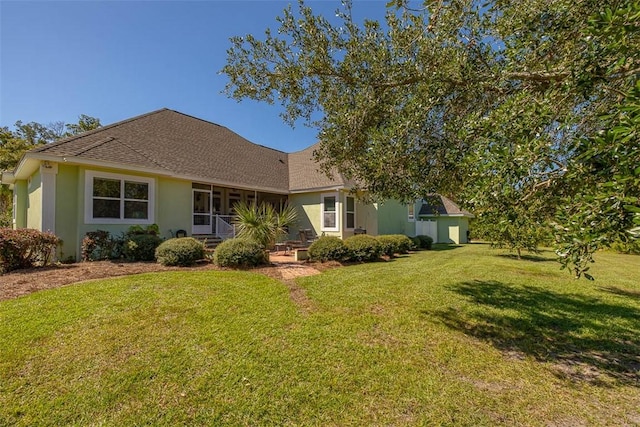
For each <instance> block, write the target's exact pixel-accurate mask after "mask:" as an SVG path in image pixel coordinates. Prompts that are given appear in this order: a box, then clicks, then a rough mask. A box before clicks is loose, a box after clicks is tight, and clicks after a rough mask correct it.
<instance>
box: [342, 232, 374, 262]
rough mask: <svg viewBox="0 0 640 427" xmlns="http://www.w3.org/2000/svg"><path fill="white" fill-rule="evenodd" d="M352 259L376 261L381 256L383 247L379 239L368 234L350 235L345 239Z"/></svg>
mask: <svg viewBox="0 0 640 427" xmlns="http://www.w3.org/2000/svg"><path fill="white" fill-rule="evenodd" d="M344 244H345V246H346V247H347V249H348V250H349V255H350V259H351V260H352V261H360V262H366V261H375V260H377V259H378V258H380V254H381V253H382V247H381V246H380V243H378V240H377V239H376V238H375V237H373V236H369V235H367V234H359V235H357V236H352V237H349V238H348V239H346V240H345V241H344Z"/></svg>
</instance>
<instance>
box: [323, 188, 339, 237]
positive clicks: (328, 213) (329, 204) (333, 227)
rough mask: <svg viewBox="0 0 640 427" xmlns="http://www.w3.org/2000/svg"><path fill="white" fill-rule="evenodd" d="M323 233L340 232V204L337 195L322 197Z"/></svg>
mask: <svg viewBox="0 0 640 427" xmlns="http://www.w3.org/2000/svg"><path fill="white" fill-rule="evenodd" d="M321 209H322V231H338V202H337V197H336V194H335V193H333V194H332V195H322V203H321Z"/></svg>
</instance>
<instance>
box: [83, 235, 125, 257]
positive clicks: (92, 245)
mask: <svg viewBox="0 0 640 427" xmlns="http://www.w3.org/2000/svg"><path fill="white" fill-rule="evenodd" d="M117 244H118V242H117V241H116V240H114V239H113V238H112V237H111V234H110V233H109V232H108V231H105V230H96V231H89V232H87V234H85V236H84V239H82V247H81V251H82V261H97V260H100V259H110V258H113V252H114V248H115V246H116V245H117Z"/></svg>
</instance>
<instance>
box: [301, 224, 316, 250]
mask: <svg viewBox="0 0 640 427" xmlns="http://www.w3.org/2000/svg"><path fill="white" fill-rule="evenodd" d="M316 240H318V236H316V235H315V234H314V233H313V230H311V229H310V228H307V229H304V230H300V241H301V242H302V244H303V245H305V246H309V245H311V244H312V243H313V242H315V241H316Z"/></svg>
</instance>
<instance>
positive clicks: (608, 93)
mask: <svg viewBox="0 0 640 427" xmlns="http://www.w3.org/2000/svg"><path fill="white" fill-rule="evenodd" d="M353 7H357V4H355V5H354V4H352V3H351V2H350V1H346V2H344V3H343V6H342V7H341V8H339V10H338V11H337V14H336V18H335V19H333V17H332V18H331V20H330V19H328V18H326V17H323V16H319V15H315V14H314V13H313V11H312V9H311V8H310V7H307V6H306V5H305V4H304V3H303V2H300V3H299V5H298V7H297V9H296V8H292V7H288V8H287V9H285V10H284V12H283V15H282V16H281V17H279V18H277V21H278V25H279V27H278V28H277V30H276V31H270V30H267V31H266V33H265V34H264V36H263V37H261V38H258V37H256V36H253V35H246V36H242V37H240V36H238V37H234V38H232V39H231V47H230V48H229V50H228V57H227V65H226V66H225V67H224V69H223V73H225V74H226V75H227V76H228V77H229V82H228V85H227V88H226V92H227V94H228V95H229V96H231V97H233V98H236V99H238V100H241V99H244V98H251V99H255V100H259V101H265V102H267V103H271V104H273V103H279V104H281V105H282V107H283V113H282V116H283V119H284V120H285V121H286V122H288V123H290V124H294V123H295V122H297V121H299V120H302V121H303V122H304V123H306V124H307V125H310V126H315V127H317V129H318V139H319V141H320V146H319V148H318V150H317V152H316V156H317V159H318V160H319V162H320V163H321V165H322V166H323V167H324V168H325V170H326V171H330V170H332V168H337V169H339V170H340V171H341V172H343V173H345V174H346V175H347V176H349V177H351V178H353V179H355V180H356V181H357V182H359V183H360V184H361V186H362V187H363V188H364V189H366V190H367V194H369V195H371V196H372V197H374V198H387V197H394V198H398V199H401V200H410V199H413V198H416V197H423V196H424V195H425V194H428V193H432V192H440V193H443V194H447V195H454V196H455V197H456V198H457V199H459V200H460V199H462V200H461V202H462V203H463V204H464V205H465V206H466V207H468V208H470V209H473V210H474V212H475V213H476V214H477V215H479V216H480V218H481V219H482V218H490V221H493V222H495V223H496V226H499V225H500V224H502V226H503V228H502V230H503V231H504V232H501V233H494V235H495V236H498V238H499V239H502V241H504V242H506V243H509V244H511V243H513V242H515V243H516V245H511V246H513V247H515V248H520V247H523V248H535V247H536V246H537V245H538V243H539V240H537V241H536V239H531V236H528V235H524V234H523V233H522V232H521V231H522V229H523V228H522V227H523V224H524V225H526V227H536V226H539V227H544V226H548V227H549V226H552V225H553V226H554V227H555V230H556V232H557V237H556V239H557V240H558V244H559V251H558V253H559V255H560V256H561V257H562V260H563V263H564V265H565V266H567V265H571V266H572V267H573V272H574V273H575V275H576V276H578V277H579V276H580V275H582V274H583V273H585V272H586V271H587V269H588V266H587V264H588V263H589V262H590V261H591V254H592V253H593V251H594V250H595V249H596V248H598V247H600V246H602V245H606V244H608V243H610V242H611V241H613V240H614V239H621V238H622V239H626V238H632V237H633V236H634V233H637V231H638V229H637V228H636V227H637V226H638V225H640V224H638V221H639V219H638V215H639V214H638V211H640V200H639V197H640V186H638V185H636V184H638V175H639V174H640V170H638V169H637V168H634V167H633V165H638V164H640V148H639V142H638V119H637V107H638V104H637V95H636V91H637V81H638V75H639V74H640V4H638V3H637V2H636V3H633V2H630V1H601V0H597V1H594V0H585V1H579V2H576V1H572V0H526V1H506V0H490V1H488V2H487V3H482V4H481V3H480V2H477V1H473V0H427V1H425V2H424V3H423V4H413V3H410V2H409V1H408V0H394V1H392V2H390V3H389V4H387V13H386V19H385V22H376V21H372V20H365V21H364V22H362V23H358V22H355V21H354V19H353V18H352V8H353ZM609 146H613V147H612V149H611V150H609V149H607V148H606V147H609ZM623 157H624V160H623V161H622V163H624V164H625V165H626V166H622V165H621V159H622V158H623ZM634 185H635V186H634ZM634 221H635V223H634ZM509 230H516V231H520V233H511V232H509ZM540 235H541V236H542V235H543V233H541V234H540ZM523 238H528V240H527V241H526V242H524V243H523ZM518 245H519V246H518ZM585 275H587V277H590V276H588V274H585Z"/></svg>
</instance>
